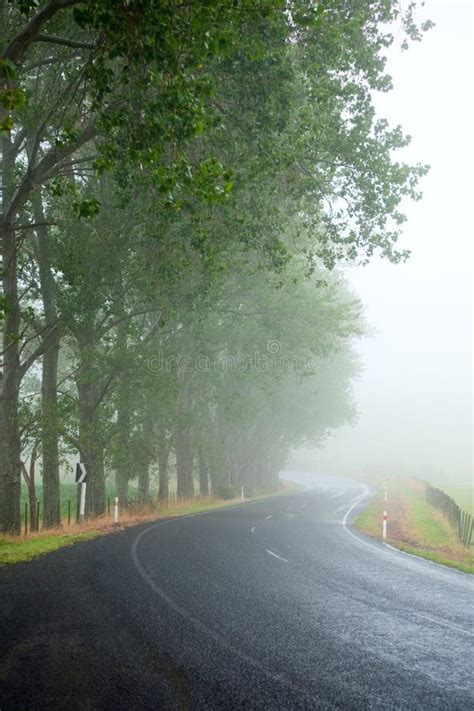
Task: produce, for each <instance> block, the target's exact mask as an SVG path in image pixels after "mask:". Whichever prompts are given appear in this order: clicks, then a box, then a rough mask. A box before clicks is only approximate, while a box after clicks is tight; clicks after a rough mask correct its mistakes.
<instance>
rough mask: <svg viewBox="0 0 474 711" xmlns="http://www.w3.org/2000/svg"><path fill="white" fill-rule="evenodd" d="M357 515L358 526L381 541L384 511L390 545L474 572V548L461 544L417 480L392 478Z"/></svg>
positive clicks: (378, 489)
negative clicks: (385, 496) (386, 491)
mask: <svg viewBox="0 0 474 711" xmlns="http://www.w3.org/2000/svg"><path fill="white" fill-rule="evenodd" d="M386 483H387V487H388V501H387V502H385V501H384V494H383V488H382V487H378V488H377V492H376V494H375V496H374V497H373V499H372V500H371V502H370V503H369V505H368V506H367V507H366V508H365V509H364V511H363V512H362V513H361V514H360V515H359V516H358V518H357V520H356V522H355V525H356V527H357V528H358V529H359V530H361V531H362V532H363V533H366V534H367V535H369V536H372V537H373V538H378V539H381V538H382V512H383V510H384V509H385V510H387V512H388V526H387V543H390V545H392V546H395V547H396V548H399V549H400V550H403V551H406V552H407V553H412V554H414V555H418V556H420V557H422V558H426V559H428V560H432V561H434V562H436V563H442V564H443V565H448V566H450V567H452V568H457V569H458V570H462V571H464V572H465V573H474V555H473V552H474V547H473V546H472V545H471V546H470V548H466V546H463V545H462V543H461V542H460V541H459V539H458V537H457V535H456V533H455V532H454V531H453V529H452V528H451V526H450V524H449V522H448V521H447V519H446V518H445V517H444V516H443V515H442V514H441V513H440V512H439V511H438V510H437V509H436V508H434V507H433V506H431V505H430V504H428V502H427V501H426V499H425V495H424V484H423V482H421V481H418V480H416V479H404V478H403V479H402V478H400V479H399V478H397V479H395V478H392V479H390V480H388V481H387V482H386Z"/></svg>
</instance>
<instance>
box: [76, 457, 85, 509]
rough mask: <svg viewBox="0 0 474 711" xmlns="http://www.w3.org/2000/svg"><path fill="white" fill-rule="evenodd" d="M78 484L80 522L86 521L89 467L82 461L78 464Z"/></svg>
mask: <svg viewBox="0 0 474 711" xmlns="http://www.w3.org/2000/svg"><path fill="white" fill-rule="evenodd" d="M76 484H77V486H78V488H79V492H78V493H79V510H78V522H79V523H84V518H85V513H86V487H87V469H86V466H85V464H83V463H82V462H78V463H77V464H76Z"/></svg>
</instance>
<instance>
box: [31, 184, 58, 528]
mask: <svg viewBox="0 0 474 711" xmlns="http://www.w3.org/2000/svg"><path fill="white" fill-rule="evenodd" d="M31 203H32V206H33V214H34V218H35V222H36V224H37V227H36V228H35V234H36V239H35V241H34V246H35V253H36V260H37V262H38V269H39V276H40V289H41V298H42V301H43V311H44V321H45V331H44V333H45V339H46V344H45V352H44V354H43V370H42V378H41V410H42V412H41V414H42V422H41V430H42V456H43V525H44V526H45V527H46V528H52V527H56V526H59V525H60V524H61V516H60V483H59V433H58V413H57V407H58V401H57V400H58V359H59V348H60V334H59V330H58V324H57V318H58V315H57V308H56V292H57V287H56V282H55V279H54V276H53V273H52V270H51V256H50V253H51V250H50V246H49V239H50V235H49V232H48V228H47V226H46V225H45V224H44V223H45V215H44V210H43V204H42V198H41V193H40V192H36V193H33V195H32V197H31Z"/></svg>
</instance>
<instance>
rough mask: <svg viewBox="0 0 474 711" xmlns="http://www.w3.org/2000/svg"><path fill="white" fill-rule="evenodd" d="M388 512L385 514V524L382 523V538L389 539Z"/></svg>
mask: <svg viewBox="0 0 474 711" xmlns="http://www.w3.org/2000/svg"><path fill="white" fill-rule="evenodd" d="M387 518H388V516H387V512H386V511H384V512H383V522H382V538H387Z"/></svg>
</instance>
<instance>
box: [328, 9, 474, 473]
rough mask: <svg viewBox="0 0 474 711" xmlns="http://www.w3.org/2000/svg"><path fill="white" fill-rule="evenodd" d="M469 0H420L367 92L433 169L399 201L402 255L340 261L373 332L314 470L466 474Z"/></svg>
mask: <svg viewBox="0 0 474 711" xmlns="http://www.w3.org/2000/svg"><path fill="white" fill-rule="evenodd" d="M473 9H474V8H473V2H471V1H470V0H464V1H461V0H427V2H426V4H425V7H424V8H423V9H422V10H420V12H419V13H418V14H419V16H420V17H421V18H422V19H425V18H426V17H429V18H430V19H431V20H433V21H434V22H435V23H436V27H435V28H434V29H433V30H430V31H429V32H428V33H427V34H426V35H425V36H424V39H423V41H422V42H420V43H415V44H412V45H411V46H410V49H409V50H408V51H406V52H402V51H400V50H399V49H398V48H397V50H396V51H391V53H390V56H389V62H388V66H387V68H388V71H389V73H390V74H391V75H392V77H393V82H394V89H393V91H392V92H390V93H389V94H384V95H377V96H376V97H375V105H376V108H377V111H378V114H379V116H384V117H386V118H388V119H389V121H390V122H391V123H392V124H401V125H402V127H403V129H404V130H405V132H406V133H408V134H410V135H411V136H412V142H411V144H410V146H409V147H408V148H407V149H405V151H404V152H403V159H404V160H405V161H407V162H415V163H416V162H422V163H429V164H430V165H431V171H430V173H429V175H428V176H427V177H425V178H424V179H423V184H422V188H423V193H424V197H423V200H422V201H421V202H417V203H410V204H406V205H405V213H406V215H407V217H408V221H407V223H406V224H405V226H404V237H403V241H402V243H401V245H400V246H402V247H405V248H408V249H410V250H411V252H412V255H411V258H410V259H409V261H408V262H407V263H405V264H403V265H396V266H394V265H390V264H389V263H387V262H384V261H382V260H380V259H377V260H374V261H373V262H372V263H371V264H370V265H369V266H367V267H365V268H350V269H348V270H347V271H346V276H347V278H348V281H349V283H350V284H351V285H352V287H353V289H354V290H355V291H356V292H357V294H358V295H359V297H360V298H361V300H362V301H363V303H364V304H365V306H366V316H367V320H368V322H369V324H370V326H371V327H372V329H373V330H374V332H375V334H374V336H373V337H371V338H369V339H364V340H363V341H361V342H359V343H358V344H357V348H358V350H359V352H360V354H361V356H362V360H363V362H364V372H363V374H362V376H361V378H360V380H359V381H358V382H357V383H356V384H355V387H354V396H355V400H356V402H357V407H358V411H359V419H358V423H357V424H356V425H355V426H354V427H344V428H342V429H340V430H339V431H338V432H337V433H336V434H335V435H334V436H333V437H331V439H330V440H329V441H328V443H327V445H326V446H325V447H324V448H322V449H320V450H319V452H318V460H319V469H320V470H321V471H324V470H327V471H331V472H332V473H336V472H337V471H341V473H347V471H350V469H351V468H355V469H357V470H358V471H360V470H364V469H369V470H372V471H376V470H379V471H382V472H386V473H393V474H396V473H400V474H403V475H406V474H409V475H414V476H423V477H424V478H430V479H432V480H440V479H441V480H443V479H444V480H450V481H463V480H466V479H467V478H468V477H471V476H472V437H473V432H472V258H473V251H472V233H473V230H472V227H473V225H472V196H473V180H472V163H473V160H472V158H473V150H472V126H473V125H474V121H473V115H472V86H473V76H472V74H473V62H472V44H473V42H472V34H473V32H472V14H473Z"/></svg>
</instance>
